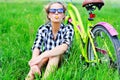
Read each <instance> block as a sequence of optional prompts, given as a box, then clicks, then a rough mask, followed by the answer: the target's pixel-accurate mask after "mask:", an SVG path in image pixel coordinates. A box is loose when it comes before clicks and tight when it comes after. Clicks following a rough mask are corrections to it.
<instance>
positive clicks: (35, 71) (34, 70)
mask: <svg viewBox="0 0 120 80" xmlns="http://www.w3.org/2000/svg"><path fill="white" fill-rule="evenodd" d="M31 71H32V73H33V74H35V73H38V74H39V75H41V72H40V69H39V67H38V65H34V66H32V67H31Z"/></svg>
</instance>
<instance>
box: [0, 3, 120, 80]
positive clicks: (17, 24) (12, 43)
mask: <svg viewBox="0 0 120 80" xmlns="http://www.w3.org/2000/svg"><path fill="white" fill-rule="evenodd" d="M46 4H47V3H46V2H38V3H37V2H35V3H32V2H23V3H17V2H14V3H12V2H9V3H5V2H1V3H0V79H1V80H24V78H25V76H26V74H27V73H28V71H29V66H28V61H29V60H30V58H31V54H32V53H31V47H32V45H33V41H34V39H35V35H36V32H37V29H38V27H39V26H40V25H41V24H44V23H45V22H46V17H45V14H44V13H45V12H44V9H43V8H44V6H45V5H46ZM109 5H110V4H108V5H107V4H106V6H104V8H103V9H102V10H101V11H100V12H98V11H97V12H96V13H97V14H98V15H97V17H98V18H96V20H95V23H96V22H100V21H101V20H102V21H106V22H108V23H110V24H112V25H113V26H114V28H115V29H116V30H117V31H118V32H120V28H119V26H120V23H119V22H120V16H119V15H118V14H120V11H119V9H120V7H117V6H114V5H113V6H112V7H111V8H110V7H109ZM76 6H77V7H79V10H80V13H81V14H82V19H83V23H84V25H85V24H86V23H87V16H86V15H87V14H86V11H85V9H83V8H82V7H81V5H80V4H76ZM118 37H119V38H120V35H119V36H118ZM73 44H74V45H73V46H72V48H71V51H70V53H71V55H70V57H69V59H68V60H67V61H65V62H64V63H63V65H62V66H61V67H60V68H59V69H58V70H57V71H56V72H55V73H53V74H51V75H50V76H49V77H48V80H119V75H118V74H117V71H116V70H115V71H114V70H113V69H108V68H106V67H105V65H101V64H100V65H97V66H89V67H87V66H86V63H85V62H84V61H81V60H80V59H79V54H80V50H79V48H78V43H76V42H75V41H73Z"/></svg>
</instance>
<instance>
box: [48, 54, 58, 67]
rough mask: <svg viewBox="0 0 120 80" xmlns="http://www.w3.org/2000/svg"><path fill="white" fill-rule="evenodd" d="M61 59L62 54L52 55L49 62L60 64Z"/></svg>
mask: <svg viewBox="0 0 120 80" xmlns="http://www.w3.org/2000/svg"><path fill="white" fill-rule="evenodd" d="M59 61H60V56H55V57H50V58H49V63H50V64H53V65H58V64H59Z"/></svg>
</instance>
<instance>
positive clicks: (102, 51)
mask: <svg viewBox="0 0 120 80" xmlns="http://www.w3.org/2000/svg"><path fill="white" fill-rule="evenodd" d="M91 35H92V38H93V42H94V46H95V50H96V52H97V55H98V58H99V60H100V62H101V63H105V64H107V66H109V67H111V66H112V67H116V68H117V67H118V69H119V71H120V50H119V49H120V43H119V40H118V37H117V36H111V35H110V34H109V32H108V31H107V30H106V29H105V28H104V27H103V26H96V27H95V28H94V29H93V30H92V31H91ZM87 48H88V50H87V51H88V59H89V60H94V59H95V55H94V53H93V49H92V45H91V43H90V40H88V46H87Z"/></svg>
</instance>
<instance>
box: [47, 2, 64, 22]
mask: <svg viewBox="0 0 120 80" xmlns="http://www.w3.org/2000/svg"><path fill="white" fill-rule="evenodd" d="M55 3H58V4H60V5H62V7H63V9H64V13H65V12H66V6H65V5H64V4H63V3H61V2H51V3H49V4H48V5H47V6H46V7H45V11H46V13H47V18H48V14H49V9H50V7H51V5H53V4H55ZM48 20H50V19H49V18H48Z"/></svg>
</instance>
